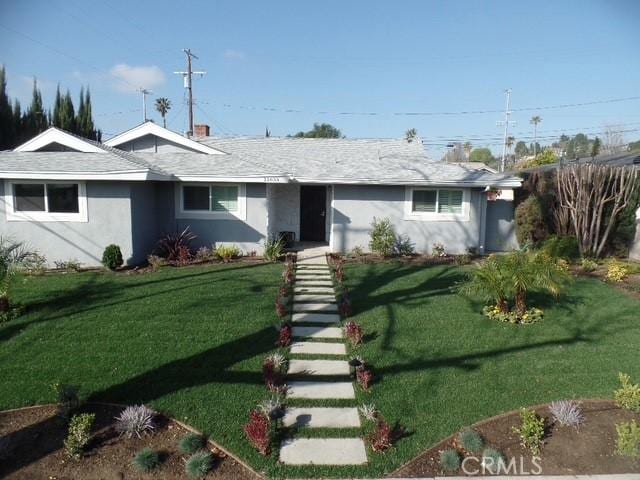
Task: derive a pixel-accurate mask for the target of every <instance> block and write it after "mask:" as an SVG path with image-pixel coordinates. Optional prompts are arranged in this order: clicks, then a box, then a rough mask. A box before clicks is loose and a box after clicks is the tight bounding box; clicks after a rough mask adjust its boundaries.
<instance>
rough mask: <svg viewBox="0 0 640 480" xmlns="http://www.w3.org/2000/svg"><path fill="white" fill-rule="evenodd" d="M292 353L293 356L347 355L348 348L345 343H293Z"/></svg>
mask: <svg viewBox="0 0 640 480" xmlns="http://www.w3.org/2000/svg"><path fill="white" fill-rule="evenodd" d="M290 352H291V354H292V355H296V354H298V355H346V354H347V347H346V346H345V345H344V343H329V342H293V343H292V344H291V349H290Z"/></svg>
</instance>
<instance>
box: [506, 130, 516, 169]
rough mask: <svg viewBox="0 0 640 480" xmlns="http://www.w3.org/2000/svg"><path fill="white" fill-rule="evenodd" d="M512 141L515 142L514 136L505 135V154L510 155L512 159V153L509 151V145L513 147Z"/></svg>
mask: <svg viewBox="0 0 640 480" xmlns="http://www.w3.org/2000/svg"><path fill="white" fill-rule="evenodd" d="M514 143H516V137H512V136H508V137H507V156H508V157H512V159H513V154H512V153H511V147H513V144H514ZM513 163H515V162H513Z"/></svg>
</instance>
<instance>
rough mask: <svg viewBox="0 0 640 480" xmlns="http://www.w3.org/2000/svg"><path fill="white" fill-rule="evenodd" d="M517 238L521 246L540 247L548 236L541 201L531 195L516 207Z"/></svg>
mask: <svg viewBox="0 0 640 480" xmlns="http://www.w3.org/2000/svg"><path fill="white" fill-rule="evenodd" d="M515 220H516V237H517V238H518V242H519V243H520V245H522V246H524V245H533V246H535V245H538V244H539V243H540V242H542V241H543V240H544V239H545V238H547V236H548V234H549V233H548V229H547V225H546V223H545V218H544V213H543V211H542V205H541V203H540V200H538V198H537V197H535V196H534V195H530V196H529V197H527V199H526V200H524V201H523V202H522V203H520V204H519V205H518V206H517V207H516V212H515Z"/></svg>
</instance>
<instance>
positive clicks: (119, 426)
mask: <svg viewBox="0 0 640 480" xmlns="http://www.w3.org/2000/svg"><path fill="white" fill-rule="evenodd" d="M155 415H156V412H154V411H153V410H151V409H150V408H149V407H147V406H145V405H131V406H129V407H126V408H125V409H124V410H123V411H122V413H120V415H119V416H117V417H116V430H117V431H118V432H119V433H120V435H124V436H125V437H128V438H131V437H133V436H134V435H136V436H137V437H138V438H140V437H142V434H144V433H147V432H152V431H153V430H155V428H156V426H155V424H154V421H153V417H155Z"/></svg>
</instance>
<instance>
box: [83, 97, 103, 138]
mask: <svg viewBox="0 0 640 480" xmlns="http://www.w3.org/2000/svg"><path fill="white" fill-rule="evenodd" d="M84 102H85V103H84V116H83V124H82V136H83V137H85V138H88V139H90V140H98V141H100V137H101V136H102V133H101V132H99V131H96V126H95V124H94V123H93V111H92V108H91V91H90V90H89V87H87V93H86V95H85V96H84Z"/></svg>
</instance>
